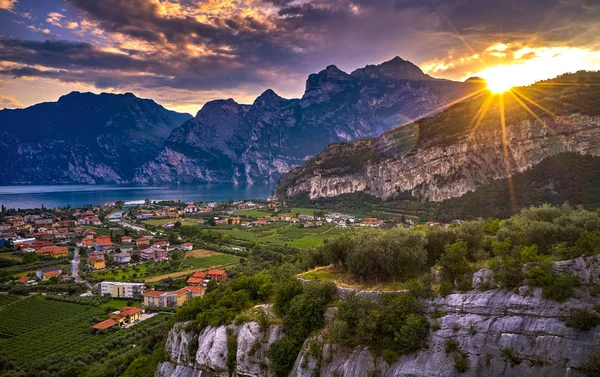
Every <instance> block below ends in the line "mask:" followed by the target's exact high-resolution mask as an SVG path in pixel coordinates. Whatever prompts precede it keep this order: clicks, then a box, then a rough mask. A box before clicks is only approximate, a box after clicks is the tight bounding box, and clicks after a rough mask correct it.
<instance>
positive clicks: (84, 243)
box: [77, 236, 96, 249]
mask: <svg viewBox="0 0 600 377" xmlns="http://www.w3.org/2000/svg"><path fill="white" fill-rule="evenodd" d="M91 237H92V238H84V239H82V240H81V241H80V242H78V243H77V246H81V247H87V248H88V249H89V248H92V247H94V244H95V243H96V241H95V240H94V238H93V237H94V236H91Z"/></svg>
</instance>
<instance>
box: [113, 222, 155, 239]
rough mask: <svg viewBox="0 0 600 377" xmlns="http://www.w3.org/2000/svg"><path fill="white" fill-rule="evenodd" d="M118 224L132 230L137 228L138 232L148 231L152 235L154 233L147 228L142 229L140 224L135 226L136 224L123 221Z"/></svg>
mask: <svg viewBox="0 0 600 377" xmlns="http://www.w3.org/2000/svg"><path fill="white" fill-rule="evenodd" d="M120 224H121V225H123V226H126V227H128V228H131V229H133V230H137V231H138V232H148V233H150V234H152V235H153V236H154V235H156V233H155V232H151V231H149V230H148V229H144V228H142V227H140V226H137V225H133V224H129V223H126V222H125V221H121V223H120Z"/></svg>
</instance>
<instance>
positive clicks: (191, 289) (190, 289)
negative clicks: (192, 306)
mask: <svg viewBox="0 0 600 377" xmlns="http://www.w3.org/2000/svg"><path fill="white" fill-rule="evenodd" d="M185 289H187V290H188V291H190V292H194V293H200V292H203V291H204V288H202V287H185Z"/></svg>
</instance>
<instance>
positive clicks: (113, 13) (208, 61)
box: [0, 0, 600, 114]
mask: <svg viewBox="0 0 600 377" xmlns="http://www.w3.org/2000/svg"><path fill="white" fill-rule="evenodd" d="M396 55H398V56H400V57H402V58H403V59H407V60H410V61H412V62H413V63H415V64H417V65H419V66H420V67H421V68H422V69H423V70H424V71H425V72H426V73H429V74H430V75H432V76H434V77H441V78H448V79H453V80H463V79H466V78H468V77H470V76H482V77H484V78H487V79H490V80H500V81H503V80H510V84H511V85H525V84H529V83H531V82H533V81H535V80H540V79H545V78H550V77H554V76H556V75H558V74H561V73H564V72H571V71H576V70H580V69H588V70H598V69H600V1H598V0H458V1H450V0H432V1H424V0H352V1H349V0H293V1H290V0H184V1H175V0H170V1H158V0H64V1H61V0H43V1H41V0H0V108H4V107H9V108H14V107H23V106H29V105H32V104H34V103H37V102H42V101H55V100H57V99H58V97H59V96H61V95H63V94H66V93H68V92H70V91H72V90H79V91H92V92H102V91H106V92H128V91H129V92H133V93H135V94H136V95H138V96H141V97H146V98H152V99H154V100H156V101H157V102H159V103H161V104H163V105H165V106H166V107H168V108H170V109H174V110H178V111H185V112H189V113H192V114H195V113H196V112H197V111H198V110H199V108H200V107H201V106H202V104H203V103H205V102H206V101H209V100H212V99H217V98H233V99H235V100H236V101H238V102H241V103H251V102H252V101H253V99H254V98H255V97H256V96H257V95H259V94H260V93H261V92H263V91H264V90H265V89H266V88H272V89H273V90H275V91H276V92H277V93H278V94H279V95H281V96H283V97H288V98H289V97H299V96H301V95H302V93H303V91H304V83H305V80H306V77H307V76H308V74H310V73H314V72H318V71H320V70H321V69H323V68H325V67H326V66H327V65H329V64H335V65H337V66H338V67H339V68H340V69H342V70H345V71H346V72H351V71H352V70H354V69H356V68H359V67H362V66H365V65H366V64H374V63H380V62H383V61H385V60H388V59H391V58H393V57H394V56H396Z"/></svg>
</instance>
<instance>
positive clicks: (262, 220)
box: [256, 218, 267, 225]
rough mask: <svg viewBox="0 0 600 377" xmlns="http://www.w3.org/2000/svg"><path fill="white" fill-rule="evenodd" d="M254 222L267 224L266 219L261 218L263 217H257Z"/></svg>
mask: <svg viewBox="0 0 600 377" xmlns="http://www.w3.org/2000/svg"><path fill="white" fill-rule="evenodd" d="M256 224H258V225H267V219H263V218H260V219H257V220H256Z"/></svg>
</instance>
